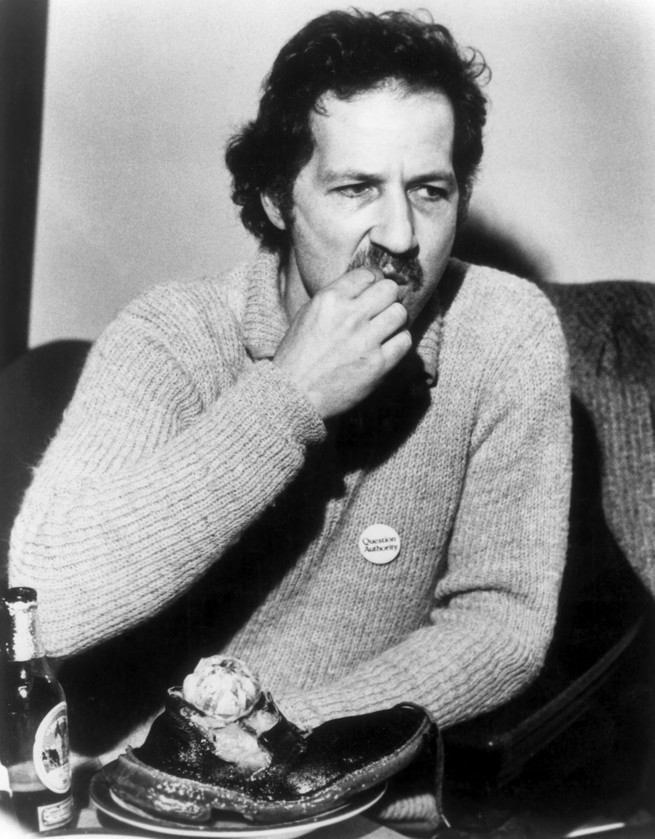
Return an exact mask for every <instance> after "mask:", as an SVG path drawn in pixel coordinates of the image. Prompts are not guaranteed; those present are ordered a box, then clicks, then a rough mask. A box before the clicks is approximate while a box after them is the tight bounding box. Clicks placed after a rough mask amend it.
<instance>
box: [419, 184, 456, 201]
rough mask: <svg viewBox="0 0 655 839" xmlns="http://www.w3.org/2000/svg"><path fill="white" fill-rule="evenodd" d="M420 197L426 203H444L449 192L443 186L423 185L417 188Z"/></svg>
mask: <svg viewBox="0 0 655 839" xmlns="http://www.w3.org/2000/svg"><path fill="white" fill-rule="evenodd" d="M416 192H417V193H418V195H419V197H421V198H424V199H425V200H426V201H444V200H445V199H446V198H448V194H449V193H448V190H447V189H445V188H444V187H442V186H433V185H432V184H423V185H422V186H419V187H417V188H416Z"/></svg>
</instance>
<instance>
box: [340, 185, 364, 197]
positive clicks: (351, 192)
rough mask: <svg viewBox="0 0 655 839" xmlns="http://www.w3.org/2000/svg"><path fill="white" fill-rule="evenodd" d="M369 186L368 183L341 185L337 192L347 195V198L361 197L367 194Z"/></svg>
mask: <svg viewBox="0 0 655 839" xmlns="http://www.w3.org/2000/svg"><path fill="white" fill-rule="evenodd" d="M369 188H370V187H369V185H368V184H346V185H345V186H340V187H339V188H338V189H337V192H338V193H339V194H340V195H345V196H346V198H359V197H360V196H362V195H365V194H366V192H367V191H368V190H369Z"/></svg>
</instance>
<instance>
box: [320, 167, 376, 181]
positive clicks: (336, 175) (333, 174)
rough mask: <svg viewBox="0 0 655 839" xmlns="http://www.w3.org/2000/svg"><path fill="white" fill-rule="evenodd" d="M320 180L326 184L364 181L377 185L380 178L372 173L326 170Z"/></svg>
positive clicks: (350, 170) (354, 170)
mask: <svg viewBox="0 0 655 839" xmlns="http://www.w3.org/2000/svg"><path fill="white" fill-rule="evenodd" d="M321 180H322V181H323V182H324V183H326V184H332V183H336V182H337V181H353V182H360V181H366V182H367V183H377V182H378V181H381V180H382V178H381V177H380V176H379V175H374V174H373V173H372V172H360V171H358V170H356V169H343V170H337V169H326V170H325V171H324V172H323V173H322V174H321Z"/></svg>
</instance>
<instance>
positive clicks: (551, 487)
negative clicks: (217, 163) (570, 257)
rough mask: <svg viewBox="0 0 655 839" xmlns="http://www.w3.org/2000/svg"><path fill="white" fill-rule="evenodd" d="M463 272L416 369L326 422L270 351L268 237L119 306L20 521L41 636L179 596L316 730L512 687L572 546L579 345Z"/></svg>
mask: <svg viewBox="0 0 655 839" xmlns="http://www.w3.org/2000/svg"><path fill="white" fill-rule="evenodd" d="M455 275H459V280H458V286H457V290H456V294H455V295H454V299H453V300H452V301H451V302H450V305H449V307H448V310H447V312H446V314H445V317H444V318H443V322H441V319H440V318H439V317H438V316H437V307H436V303H434V302H433V301H430V302H429V303H428V305H427V306H426V309H425V311H424V313H423V315H422V321H421V323H422V325H421V326H420V328H419V324H417V325H416V327H415V330H414V331H415V333H416V335H415V349H416V354H415V356H414V355H413V356H412V357H413V358H415V359H418V360H420V362H421V365H420V368H421V373H420V374H419V375H418V378H416V380H415V379H414V378H413V377H412V376H410V375H409V374H407V376H405V374H403V376H401V377H400V379H403V380H404V379H405V378H406V379H407V381H403V382H402V385H403V386H400V387H396V388H395V389H393V388H392V389H390V390H389V393H388V394H387V393H386V391H385V390H384V388H383V389H382V390H381V391H380V393H379V394H378V398H377V401H376V400H375V399H374V400H373V402H372V403H371V404H365V405H364V406H362V408H361V410H355V411H354V412H352V415H350V416H347V417H345V418H343V419H342V420H341V421H336V422H334V423H333V424H328V425H327V426H326V424H325V423H324V422H323V421H322V420H321V418H320V416H319V415H318V414H317V413H316V412H315V410H314V408H313V407H312V405H311V404H310V403H309V401H308V400H307V399H306V398H305V396H304V395H303V394H302V393H301V392H300V391H299V390H297V389H296V388H295V386H294V385H293V384H292V383H291V382H290V381H288V380H287V379H286V378H285V376H284V374H283V372H282V371H281V370H280V369H279V368H278V367H277V366H276V365H275V364H274V363H272V361H271V358H272V356H273V354H274V352H275V350H276V347H277V346H278V344H279V342H280V340H281V337H282V336H283V334H284V332H285V331H286V329H287V327H288V321H287V317H286V314H285V311H284V307H283V304H282V301H281V298H280V294H279V288H278V264H277V261H276V260H275V258H274V257H273V256H271V255H270V254H266V253H262V254H260V256H259V258H258V259H257V261H256V263H254V264H251V265H244V266H241V267H239V268H238V269H237V270H235V271H233V272H232V273H231V274H230V275H228V276H225V277H219V278H203V279H200V280H198V281H191V282H184V283H172V284H166V285H162V286H158V287H155V288H153V289H151V290H150V291H148V292H146V293H145V294H144V295H143V296H141V297H140V298H138V299H137V300H136V301H134V302H133V303H132V304H131V305H129V306H128V307H127V308H126V309H125V310H124V311H123V312H122V313H121V314H120V315H119V316H118V318H117V319H116V320H115V321H114V322H113V323H112V324H111V325H110V326H109V327H108V328H107V330H106V331H105V332H104V334H103V335H102V336H101V337H100V338H99V339H98V341H97V342H96V343H95V345H94V347H93V349H92V351H91V354H90V357H89V359H88V361H87V364H86V367H85V369H84V371H83V374H82V377H81V380H80V382H79V385H78V388H77V391H76V393H75V396H74V398H73V400H72V403H71V404H70V406H69V408H68V410H67V412H66V414H65V416H64V419H63V422H62V424H61V427H60V428H59V430H58V432H57V434H56V436H55V438H54V439H53V441H52V443H51V445H50V446H49V448H48V450H47V452H46V454H45V456H44V458H43V460H42V462H41V463H40V465H39V466H38V468H37V470H36V472H35V476H34V480H33V483H32V486H31V488H30V489H29V490H28V492H27V494H26V497H25V499H24V503H23V506H22V509H21V512H20V515H19V517H18V519H17V521H16V524H15V527H14V530H13V534H12V542H11V558H10V581H11V584H12V585H17V584H21V585H31V586H34V587H35V588H36V589H37V590H38V594H39V601H40V607H39V608H40V612H41V621H42V628H43V632H44V637H45V642H46V647H47V649H48V652H49V653H50V654H51V655H53V656H62V655H68V654H71V653H75V652H79V651H81V650H84V649H88V648H91V647H93V646H94V645H96V644H98V643H99V642H101V641H103V640H104V639H107V638H109V637H112V636H116V635H118V634H120V633H123V632H126V631H127V630H129V629H135V628H136V631H137V632H138V627H139V626H145V625H147V623H148V622H149V621H151V620H152V619H153V618H154V616H155V615H157V614H158V613H161V612H163V611H166V610H167V609H170V608H173V607H174V606H175V604H176V603H179V602H184V603H185V604H186V605H185V612H184V614H185V615H186V616H187V618H186V623H185V624H184V625H183V624H180V622H179V620H178V622H177V623H176V624H175V626H176V629H175V632H177V633H178V634H179V635H181V636H184V638H185V644H191V643H192V641H191V640H189V639H191V638H193V637H194V636H193V633H194V631H196V630H198V627H199V626H200V627H201V633H200V635H201V637H200V640H198V642H197V647H195V648H194V649H193V650H192V652H193V655H195V657H196V658H197V657H198V656H197V653H203V654H207V653H209V652H219V651H222V652H225V653H227V654H232V655H236V656H239V657H241V658H243V659H244V660H246V661H247V662H248V663H249V664H250V665H252V666H253V667H254V668H255V669H256V670H258V671H259V673H260V675H261V678H262V680H263V682H264V684H265V685H266V686H267V687H268V688H270V689H271V691H272V692H273V694H274V695H275V696H276V698H278V699H279V701H280V704H281V706H282V707H283V709H292V710H291V711H289V710H288V713H289V714H290V715H291V716H292V718H294V719H295V720H296V721H297V722H298V723H300V724H303V725H316V724H318V723H320V722H321V721H324V720H326V719H329V718H335V717H339V716H344V715H347V714H355V713H364V712H367V711H372V710H376V709H379V708H383V707H388V706H390V705H393V704H394V703H396V702H399V701H413V702H416V703H418V704H420V705H422V706H424V707H426V708H427V709H428V710H429V711H430V712H431V713H432V715H433V716H434V718H435V719H436V720H437V721H438V722H439V723H440V724H441V725H449V724H452V723H454V722H456V721H459V720H462V719H464V718H467V717H470V716H472V715H476V714H479V713H481V712H483V711H485V710H488V709H490V708H492V707H494V706H496V705H498V704H499V703H501V702H503V701H504V700H506V699H507V698H509V697H510V696H511V695H513V694H515V693H516V692H517V691H519V690H520V689H521V688H523V687H524V686H525V685H526V684H527V683H528V682H529V681H530V680H531V679H532V678H533V677H534V676H535V675H536V674H537V672H538V671H539V668H540V665H541V663H542V660H543V657H544V654H545V651H546V649H547V646H548V643H549V639H550V636H551V632H552V627H553V624H554V618H555V612H556V603H557V595H558V590H559V585H560V579H561V573H562V568H563V562H564V555H565V547H566V534H567V515H568V502H569V483H570V463H569V461H570V409H569V386H568V372H567V360H566V350H565V344H564V340H563V337H562V334H561V330H560V327H559V324H558V321H557V318H556V316H555V313H554V311H553V309H552V308H551V305H550V304H549V303H548V301H547V300H546V299H545V297H544V296H543V295H542V294H541V292H539V291H538V290H537V289H536V288H535V287H534V286H532V285H531V284H530V283H528V282H526V281H524V280H521V279H518V278H516V277H513V276H511V275H507V274H503V273H500V272H498V271H494V270H492V269H488V268H482V267H478V266H466V265H463V264H462V263H457V262H455V261H452V262H451V264H450V265H449V268H448V270H447V272H446V277H448V276H451V277H452V276H455ZM441 282H442V283H443V282H444V279H442V281H441ZM435 300H436V296H435ZM425 371H427V374H426V373H425ZM396 378H399V377H396ZM407 382H410V383H411V387H410V386H409V385H408V386H407V387H404V385H405V384H407ZM416 382H418V384H416ZM369 401H370V400H369ZM375 523H379V524H384V525H388V526H389V527H391V528H393V530H394V531H395V532H396V534H398V537H399V540H400V552H399V553H398V556H397V557H396V558H395V559H394V560H393V561H391V562H389V563H387V564H374V563H372V562H370V561H368V560H367V559H366V558H364V557H363V555H362V553H361V552H360V549H359V540H360V536H361V534H362V532H363V531H364V530H365V528H367V527H368V526H369V525H372V524H375ZM180 598H182V600H180ZM178 618H179V615H178ZM187 633H188V638H187ZM145 673H146V678H147V668H146V670H145Z"/></svg>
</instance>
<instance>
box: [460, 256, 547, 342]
mask: <svg viewBox="0 0 655 839" xmlns="http://www.w3.org/2000/svg"><path fill="white" fill-rule="evenodd" d="M452 263H454V266H455V267H456V269H457V270H459V272H460V274H461V275H462V277H463V281H462V283H461V293H460V294H458V296H457V298H458V299H457V303H458V304H459V305H457V306H453V314H456V315H457V316H458V317H459V318H462V319H465V320H466V321H467V322H468V323H471V322H473V323H474V324H475V325H476V327H477V328H478V329H482V330H483V331H484V330H485V329H486V330H488V331H489V333H490V334H493V335H495V334H497V333H498V332H499V331H500V332H504V333H505V332H507V331H508V330H509V331H510V332H512V333H515V334H531V335H533V336H534V335H535V333H536V332H539V331H541V330H544V329H545V330H547V331H550V330H554V331H555V332H558V331H560V326H559V318H558V316H557V313H556V311H555V308H554V306H553V305H552V303H551V302H550V300H549V299H548V297H547V296H546V295H545V294H544V292H543V291H541V289H540V288H539V286H538V285H537V284H536V283H535V282H533V281H532V280H529V279H525V278H523V277H519V276H516V275H515V274H510V273H508V272H506V271H500V270H498V269H497V268H491V267H489V266H486V265H475V264H468V263H461V262H458V261H457V260H452Z"/></svg>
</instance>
